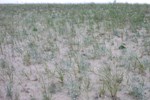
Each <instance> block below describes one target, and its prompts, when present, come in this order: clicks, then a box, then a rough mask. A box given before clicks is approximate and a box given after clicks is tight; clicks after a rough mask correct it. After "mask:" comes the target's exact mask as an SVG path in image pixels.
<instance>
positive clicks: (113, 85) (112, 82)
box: [102, 67, 123, 100]
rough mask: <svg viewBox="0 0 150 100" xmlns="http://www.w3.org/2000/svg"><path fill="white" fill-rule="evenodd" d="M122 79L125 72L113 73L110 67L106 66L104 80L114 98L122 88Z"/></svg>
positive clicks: (114, 99) (113, 99)
mask: <svg viewBox="0 0 150 100" xmlns="http://www.w3.org/2000/svg"><path fill="white" fill-rule="evenodd" d="M122 80H123V74H118V73H115V74H113V73H112V72H111V68H110V67H106V68H104V70H103V75H102V82H103V84H104V87H105V88H106V89H107V90H108V91H109V92H110V94H111V97H112V100H116V99H117V92H118V90H119V88H120V84H121V83H122Z"/></svg>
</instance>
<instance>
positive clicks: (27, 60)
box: [23, 52, 31, 66]
mask: <svg viewBox="0 0 150 100" xmlns="http://www.w3.org/2000/svg"><path fill="white" fill-rule="evenodd" d="M23 64H24V65H25V66H29V65H31V56H30V54H29V52H26V53H25V54H24V56H23Z"/></svg>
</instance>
